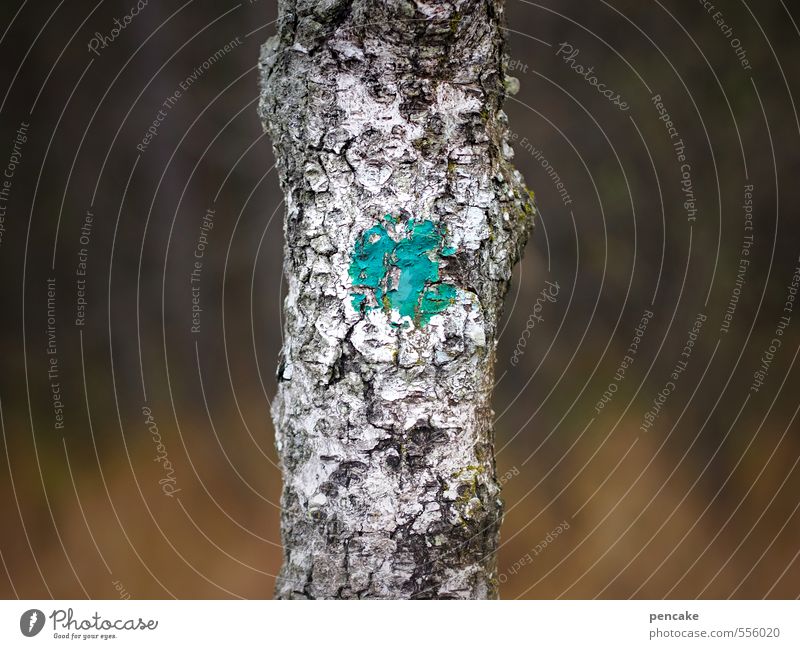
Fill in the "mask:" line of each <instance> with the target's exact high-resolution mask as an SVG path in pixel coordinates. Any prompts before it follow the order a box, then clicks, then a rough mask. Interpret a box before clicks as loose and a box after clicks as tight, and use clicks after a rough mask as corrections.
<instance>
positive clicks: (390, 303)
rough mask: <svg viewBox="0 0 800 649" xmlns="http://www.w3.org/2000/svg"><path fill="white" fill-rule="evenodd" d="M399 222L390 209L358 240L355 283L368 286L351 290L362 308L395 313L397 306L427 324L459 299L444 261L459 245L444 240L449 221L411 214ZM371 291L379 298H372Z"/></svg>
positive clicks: (416, 321)
mask: <svg viewBox="0 0 800 649" xmlns="http://www.w3.org/2000/svg"><path fill="white" fill-rule="evenodd" d="M397 223H398V219H397V218H396V217H393V216H392V215H391V214H387V215H386V216H385V217H384V223H379V224H378V225H374V226H373V227H371V228H369V229H368V230H366V231H365V232H364V233H362V235H361V237H360V238H359V239H358V240H357V241H356V244H355V247H354V248H353V251H352V253H351V255H350V278H351V280H352V282H353V287H354V288H356V289H364V290H362V291H358V292H353V293H351V297H352V305H353V308H354V309H355V310H356V311H361V312H362V313H363V312H366V311H370V310H373V309H378V308H382V309H383V310H384V311H386V312H387V314H389V315H391V313H392V312H393V311H394V310H396V311H397V312H398V313H399V315H400V317H401V318H410V319H411V320H412V321H413V322H414V324H416V325H417V326H424V325H426V324H427V323H428V322H429V321H430V319H431V317H432V316H434V315H435V314H437V313H441V312H442V311H444V310H445V309H446V308H447V307H448V306H450V305H451V304H453V302H455V299H456V295H457V289H456V287H455V286H453V285H452V284H447V283H444V282H441V281H440V279H439V264H440V261H441V258H442V257H448V256H452V255H454V254H455V252H456V250H455V248H453V247H445V246H444V239H445V236H446V234H447V230H446V228H445V227H444V226H440V225H437V224H435V223H433V222H432V221H415V220H414V219H411V220H410V221H409V222H408V224H407V226H406V228H405V230H401V229H400V228H395V227H394V226H396V225H397ZM387 225H388V226H389V227H390V228H391V230H392V231H393V232H394V233H395V236H396V238H394V237H392V236H391V235H390V233H389V230H387ZM398 231H399V232H398ZM370 292H371V293H372V296H374V298H375V299H374V302H373V301H371V300H368V295H369V294H370ZM394 324H397V323H394Z"/></svg>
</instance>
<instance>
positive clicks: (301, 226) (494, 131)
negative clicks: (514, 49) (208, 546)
mask: <svg viewBox="0 0 800 649" xmlns="http://www.w3.org/2000/svg"><path fill="white" fill-rule="evenodd" d="M279 11H280V15H279V24H278V34H277V36H274V37H273V38H272V39H270V40H269V41H268V42H267V43H266V44H265V45H264V48H263V50H262V54H261V59H260V68H261V102H260V107H259V111H260V115H261V118H262V120H263V123H264V127H265V129H266V130H267V132H268V133H269V135H270V136H271V138H272V140H273V144H274V149H275V155H276V157H277V165H278V170H279V174H280V181H281V186H282V188H283V191H284V193H285V197H286V217H285V223H284V231H285V237H286V248H285V272H286V279H287V283H288V294H287V297H286V300H285V304H284V313H285V325H284V347H283V350H282V352H281V362H280V368H279V370H278V382H279V383H278V394H277V397H276V399H275V402H274V404H273V413H272V414H273V418H274V421H275V428H276V439H277V448H278V452H279V456H280V459H281V463H282V469H283V472H284V490H283V496H282V500H281V504H282V509H283V513H282V539H283V544H284V553H285V560H284V565H283V569H282V571H281V574H280V576H279V578H278V583H277V593H276V594H277V596H278V597H281V598H491V597H496V596H497V586H496V582H497V579H496V568H495V551H496V548H497V539H498V529H499V525H500V520H501V517H502V502H501V501H500V499H499V485H498V483H497V481H496V476H495V465H494V440H493V437H494V434H493V429H492V417H493V412H492V409H491V406H490V398H491V392H492V385H493V380H494V363H495V336H496V331H497V323H498V318H499V315H500V311H501V308H502V298H503V295H504V294H505V292H506V290H507V288H508V283H509V280H510V277H511V272H512V267H513V265H514V263H515V262H516V261H517V259H518V257H519V251H520V250H521V249H522V247H523V246H524V244H525V241H526V239H527V237H528V233H529V231H530V228H531V226H532V223H533V216H534V212H535V208H534V204H533V200H532V196H531V195H529V192H528V191H527V189H526V188H525V185H524V183H523V181H522V177H521V176H520V174H519V173H518V172H517V171H516V170H514V168H513V167H512V165H511V163H510V161H509V159H510V157H511V155H512V152H511V149H510V147H509V145H508V143H507V141H506V136H507V129H506V116H505V114H504V113H503V112H502V111H501V109H500V108H501V104H502V102H503V99H504V96H505V93H506V89H513V88H512V86H513V85H516V80H515V79H512V78H511V77H507V76H506V75H505V74H504V70H503V33H502V27H501V24H502V16H503V8H502V3H501V2H500V1H499V0H452V1H451V2H448V3H441V2H434V1H431V2H422V1H420V0H417V1H409V0H388V1H387V0H383V1H378V0H351V1H341V0H320V1H312V0H280V2H279Z"/></svg>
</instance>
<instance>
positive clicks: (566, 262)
mask: <svg viewBox="0 0 800 649" xmlns="http://www.w3.org/2000/svg"><path fill="white" fill-rule="evenodd" d="M140 4H141V3H140ZM709 4H710V3H706V5H704V3H703V2H680V1H678V0H663V1H659V0H654V1H652V2H650V1H648V2H638V1H634V0H626V1H623V0H609V2H604V1H602V0H596V1H595V0H592V1H591V2H585V1H579V0H558V1H555V0H543V1H542V2H537V3H534V2H524V1H522V0H509V1H508V3H507V21H508V48H509V61H508V68H509V71H510V74H511V75H513V76H515V77H516V78H517V79H519V82H520V90H519V93H518V94H517V95H516V96H514V97H511V98H509V99H508V101H507V103H506V112H507V113H508V118H509V124H510V128H511V130H512V132H513V133H514V134H515V137H514V138H513V139H514V142H513V143H512V144H513V146H514V149H515V152H516V156H515V162H516V164H517V166H518V168H519V169H520V170H521V171H522V172H523V174H524V176H525V178H526V180H527V182H528V184H529V186H530V187H531V188H532V189H533V190H535V192H536V196H537V200H538V203H539V206H540V208H541V212H542V218H541V220H540V222H539V223H538V224H537V227H536V230H535V234H534V237H533V239H532V241H531V242H530V244H529V246H528V249H527V251H526V255H525V258H524V260H523V263H522V264H521V266H520V267H519V268H518V272H517V275H516V278H515V282H514V285H513V287H512V291H511V293H510V295H509V297H508V302H507V312H506V321H505V322H504V327H503V334H502V338H501V340H500V343H499V346H498V350H497V389H496V394H495V410H496V413H497V420H496V435H497V451H498V474H499V475H500V476H501V480H502V482H503V483H504V496H503V497H504V500H505V502H506V512H507V513H506V518H505V522H504V525H503V529H502V547H501V549H500V553H499V563H500V584H501V595H502V597H505V598H514V597H526V598H553V597H572V598H576V597H580V598H591V597H608V598H612V597H613V598H627V597H643V598H645V597H646V598H661V597H681V598H693V597H715V598H725V597H746V598H760V597H788V598H795V597H797V596H798V594H800V592H799V591H800V586H798V584H800V561H798V560H797V559H798V551H800V523H799V521H800V517H799V516H798V505H800V497H798V494H800V475H799V474H798V471H797V464H798V458H800V434H798V424H797V419H796V418H795V416H796V414H797V408H798V404H800V399H799V398H798V396H799V395H798V387H799V386H800V382H799V381H798V372H797V369H796V368H795V360H796V356H797V351H798V342H799V338H798V324H800V313H797V312H794V313H793V314H792V309H789V311H785V303H786V301H787V299H788V297H789V296H790V295H791V290H790V285H791V283H792V277H793V274H794V273H795V269H796V268H797V267H798V264H799V263H800V262H798V255H800V237H799V236H798V234H800V223H799V222H798V219H797V215H798V208H799V207H800V205H798V201H799V200H800V193H798V191H797V186H796V183H797V178H798V174H800V165H799V164H798V161H799V160H800V157H799V156H798V153H797V152H798V150H800V146H798V145H800V123H799V122H798V116H797V110H796V101H795V98H794V93H796V92H797V82H798V68H797V64H796V60H795V59H796V53H797V51H798V49H797V48H798V44H799V43H800V32H798V28H797V20H798V18H800V12H798V9H797V7H796V6H793V5H792V4H784V2H783V1H782V0H778V1H775V2H767V3H755V2H752V1H749V0H748V1H745V0H740V1H733V0H731V1H723V0H719V3H718V4H719V6H718V7H715V8H713V9H709V8H708V5H709ZM132 7H134V8H135V7H136V4H135V0H125V1H124V2H105V1H103V0H100V1H99V2H97V3H94V2H91V3H79V4H75V3H64V2H55V1H54V0H50V1H45V2H37V3H32V2H27V1H26V2H22V1H21V0H19V1H17V2H6V3H3V5H2V7H0V35H1V36H2V40H0V50H1V51H2V55H3V62H4V63H3V66H2V68H1V69H0V79H1V80H2V83H0V93H1V94H2V97H1V98H0V101H1V102H2V103H1V104H0V115H1V116H2V117H1V119H2V122H1V123H0V124H1V126H0V167H2V169H3V171H0V173H4V174H5V176H4V178H5V179H6V180H8V183H7V184H6V185H5V186H4V187H5V192H4V193H2V194H0V216H2V217H3V220H2V221H0V234H1V235H2V238H0V271H1V272H2V275H1V276H2V283H0V300H1V301H0V304H2V318H0V352H1V353H2V369H3V371H2V375H0V414H2V451H0V467H2V468H1V469H0V516H2V521H3V524H2V525H1V526H0V557H1V558H2V567H0V594H2V595H3V596H4V597H6V598H11V597H21V598H31V599H32V598H43V597H50V596H53V597H61V598H80V597H92V598H115V597H118V596H122V597H128V596H129V597H133V598H161V597H172V596H174V597H179V598H201V597H210V598H218V597H247V598H263V597H270V596H271V594H272V588H273V583H274V577H273V576H274V575H275V574H276V573H277V571H278V569H279V566H280V562H281V548H280V537H279V508H278V502H279V497H280V473H279V470H278V468H277V466H276V464H275V461H276V456H275V451H274V448H273V431H272V424H271V421H270V416H269V399H270V398H271V396H272V395H273V394H274V391H275V379H274V374H275V368H276V365H277V358H278V351H279V348H280V344H281V319H280V305H281V291H282V282H281V273H282V270H281V260H282V254H283V251H282V246H283V238H282V217H283V212H282V205H281V192H280V189H279V187H278V182H277V179H276V176H275V172H274V170H273V168H272V163H273V156H272V151H271V146H270V143H269V141H268V139H267V138H266V137H265V136H263V135H262V131H261V126H260V124H259V120H258V117H257V115H256V102H257V96H258V89H257V71H256V67H255V66H256V61H257V55H258V51H259V47H260V44H261V43H262V42H264V41H265V40H266V39H267V38H268V37H269V36H271V35H272V34H273V33H274V25H273V21H274V19H275V12H276V8H275V6H274V3H271V2H267V1H266V0H257V1H256V0H253V1H251V2H247V1H244V2H239V3H236V2H233V1H232V2H226V1H223V2H218V1H217V2H211V1H210V0H188V1H185V0H182V1H179V2H171V1H166V2H152V1H151V2H149V3H144V4H143V5H142V8H141V10H140V11H138V13H136V14H135V15H131V8H132ZM126 15H128V16H129V20H126V19H125V18H124V17H125V16H126ZM115 18H116V19H118V20H119V21H120V25H122V24H124V28H123V29H121V30H118V33H117V35H116V36H114V37H113V38H112V35H113V32H112V30H113V29H115V27H116V26H115V23H114V19H115ZM101 37H102V38H101ZM93 39H94V40H93ZM92 44H94V46H95V50H96V51H92V50H90V49H89V46H90V45H92ZM562 44H563V45H562ZM737 48H738V50H737ZM220 51H221V52H222V53H221V54H219V52H220ZM742 52H744V55H743V54H742ZM745 61H746V64H745ZM453 65H458V61H453ZM578 65H581V66H583V68H581V69H579V68H578V67H577V66H578ZM590 66H591V67H592V71H587V68H588V67H590ZM748 66H749V69H748ZM592 77H596V81H594V82H593V81H592V80H591V79H592ZM601 82H602V83H604V84H605V86H606V87H607V88H609V89H613V90H614V92H615V93H618V94H619V96H620V98H621V99H622V100H624V101H625V103H626V104H627V110H621V109H620V107H619V106H618V105H615V104H614V102H613V101H609V100H608V99H606V97H605V96H603V95H602V94H601V93H600V92H599V91H598V88H597V87H596V84H597V83H601ZM656 96H660V100H659V99H655V100H654V97H656ZM659 101H660V102H661V105H662V106H663V111H662V110H661V108H659V105H658V104H659ZM664 114H667V115H668V117H669V119H670V121H671V122H672V123H673V126H674V128H675V130H676V132H677V133H678V136H677V137H675V136H673V137H671V136H670V133H669V131H668V126H667V125H666V123H665V121H664V120H663V119H660V117H663V115H664ZM151 127H153V128H152V130H148V129H151ZM20 132H22V134H21V135H19V133H20ZM679 140H680V141H682V143H683V145H684V146H685V151H684V155H685V156H686V161H685V162H680V161H679V160H678V158H677V155H678V150H677V149H676V144H677V142H678V141H679ZM686 164H688V165H689V167H688V169H687V168H686V167H685V166H684V167H683V168H682V165H686ZM8 173H11V176H10V177H9V176H8ZM687 177H688V182H687ZM0 180H2V179H0ZM682 181H684V184H683V185H682ZM558 183H561V184H560V185H559V184H558ZM748 186H752V189H747V187H748ZM689 192H691V194H690V193H689ZM748 192H749V193H750V194H751V195H752V212H750V211H749V209H748V210H747V211H746V210H745V208H744V207H743V205H744V204H745V202H746V200H747V197H746V194H747V193H748ZM87 214H88V216H89V217H90V218H91V221H89V220H88V219H87ZM748 219H749V220H748ZM750 223H752V230H748V229H746V228H747V227H748V224H750ZM209 224H210V225H211V226H213V227H209ZM749 235H752V237H753V238H752V245H750V244H749V243H748V244H747V245H745V243H744V242H745V241H750V240H749V239H747V238H746V237H748V236H749ZM201 247H202V250H201V249H200V248H201ZM743 247H744V248H746V249H747V253H743V252H742V249H743ZM198 251H199V252H202V258H200V257H197V256H196V253H198ZM745 257H746V259H747V262H748V263H747V264H746V265H745V266H746V270H745V272H744V273H742V272H741V266H742V264H741V262H740V259H742V258H745ZM198 259H201V264H200V267H199V269H198V268H197V266H196V264H195V262H196V261H198ZM193 270H196V271H197V272H196V275H195V277H196V281H194V282H193V281H192V274H191V273H192V271H193ZM82 271H85V274H82ZM82 282H83V283H82ZM548 282H550V283H551V284H548ZM555 284H557V285H558V289H557V290H556V289H554V288H553V286H554V285H555ZM193 289H194V292H193ZM543 290H545V291H550V298H543V297H542V291H543ZM734 296H735V298H736V300H735V301H734ZM193 298H194V305H195V311H194V312H193ZM82 300H83V301H85V303H82V302H81V301H82ZM732 304H733V310H732V311H731V305H732ZM198 308H199V309H201V311H199V312H198V311H197V310H196V309H198ZM648 312H650V313H652V317H650V318H649V320H648V321H647V322H646V327H645V329H644V331H643V332H642V331H640V333H642V335H641V341H640V342H639V344H638V349H637V351H636V353H635V354H634V355H633V356H632V357H631V358H632V361H631V362H630V363H627V364H628V367H627V368H624V372H623V374H624V375H621V374H620V372H619V368H620V366H621V365H622V364H625V363H626V362H627V361H625V357H626V356H630V354H629V352H628V350H629V347H630V346H631V343H632V341H634V338H635V336H636V334H635V331H636V329H637V327H638V326H639V325H640V322H641V321H642V318H643V315H644V314H646V313H648ZM726 313H728V314H729V322H727V324H726V320H725V316H726ZM698 314H702V316H703V317H705V322H704V324H702V327H701V328H699V333H698V334H697V335H696V341H695V344H694V345H693V346H692V348H691V353H690V355H689V357H688V361H687V364H686V367H685V369H684V371H682V372H680V373H679V376H678V378H677V379H676V380H674V381H672V380H671V378H670V374H671V373H672V372H673V371H674V368H675V367H676V365H677V364H678V362H679V361H681V360H687V357H685V356H681V354H682V351H683V350H684V346H685V345H686V343H687V341H689V340H690V338H692V336H690V334H689V332H690V330H691V329H692V327H693V326H694V323H695V322H696V320H697V319H698ZM533 315H535V316H538V317H532V316H533ZM81 316H83V317H81ZM783 316H788V317H789V318H790V319H789V321H788V322H786V321H783V322H784V324H783V325H782V324H781V322H782V321H781V318H782V317H783ZM193 327H195V330H193ZM526 328H527V332H528V333H526V334H524V333H523V332H525V331H526ZM776 330H780V333H779V334H776ZM776 337H777V338H778V339H779V343H778V344H779V345H780V346H779V347H778V346H776V345H775V343H773V342H771V341H773V339H776ZM771 345H772V346H773V347H774V353H770V351H769V350H770V346H771ZM765 352H766V353H768V354H771V357H770V358H768V359H767V360H769V362H768V363H766V370H767V371H766V372H765V373H764V375H763V376H762V377H761V378H760V379H758V380H760V381H761V385H760V386H758V385H756V381H757V377H756V378H754V374H756V373H757V372H758V371H759V369H762V370H763V369H764V368H763V367H762V365H763V362H764V359H765ZM670 383H672V384H674V385H673V388H672V389H670V388H669V387H668V385H669V384H670ZM610 386H611V387H610ZM754 387H755V388H757V391H756V390H755V389H753V388H754ZM665 390H666V392H667V394H666V396H664V397H662V398H661V400H662V401H663V403H660V404H659V405H658V406H656V405H654V399H658V398H659V396H658V395H659V393H661V394H665ZM604 392H607V393H608V395H607V397H608V396H610V398H607V399H606V402H602V397H603V393H604ZM598 402H600V404H598ZM599 405H601V406H602V407H598V406H599ZM648 412H650V413H651V414H652V413H655V415H654V417H653V419H654V421H653V422H652V425H649V426H647V425H645V422H646V421H647V417H648V415H647V413H648Z"/></svg>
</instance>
